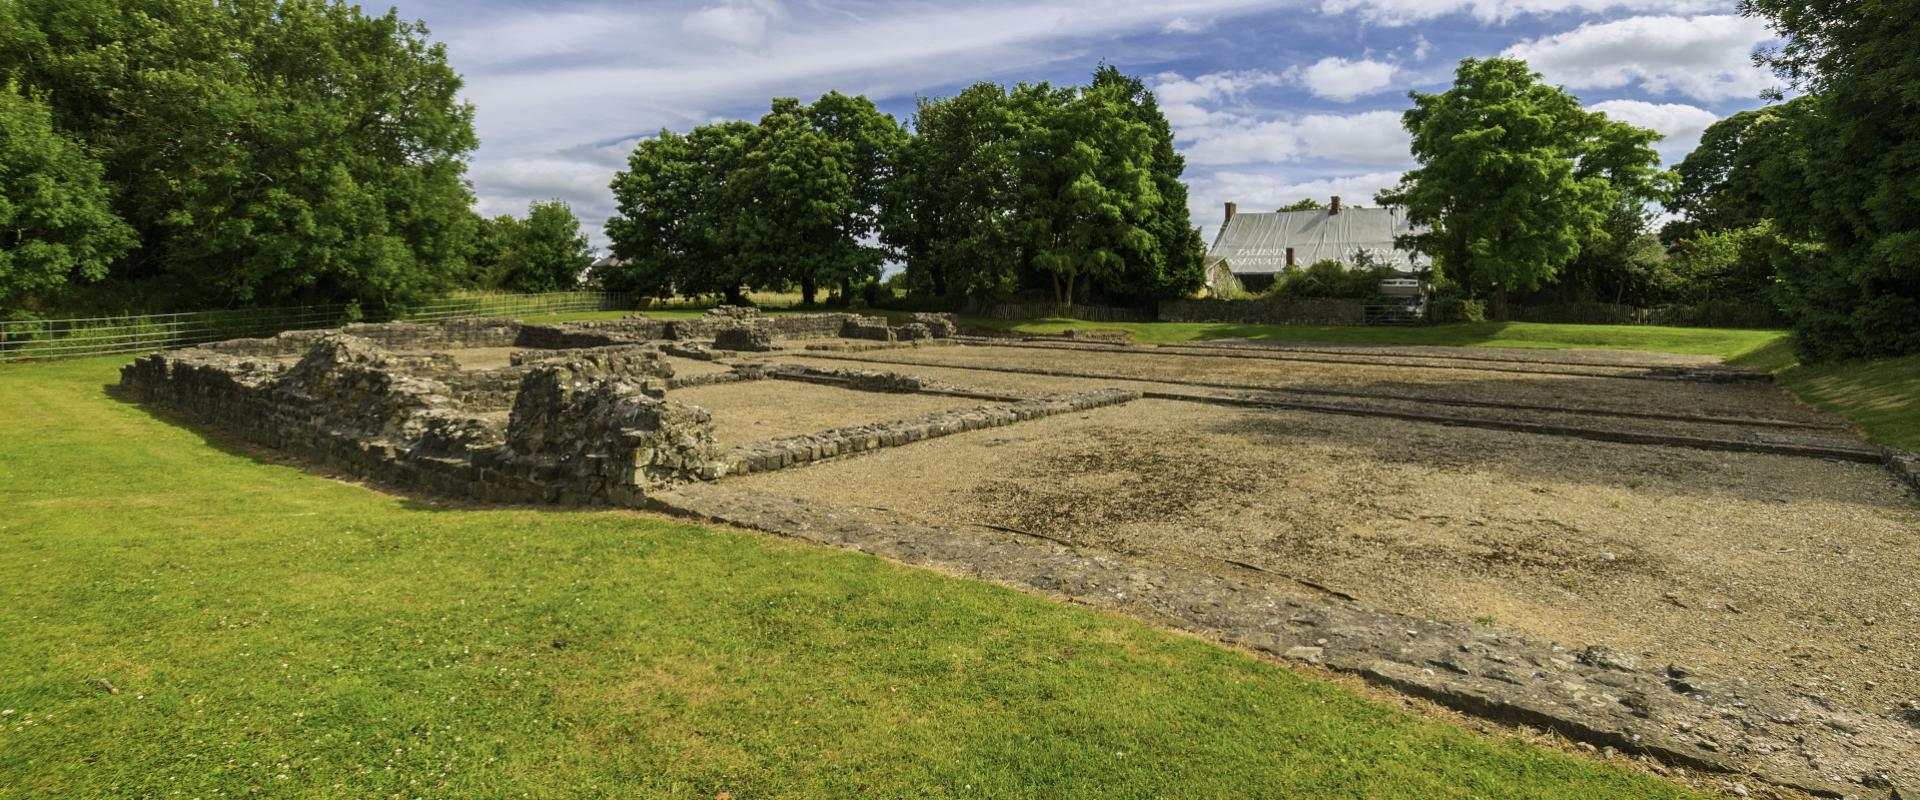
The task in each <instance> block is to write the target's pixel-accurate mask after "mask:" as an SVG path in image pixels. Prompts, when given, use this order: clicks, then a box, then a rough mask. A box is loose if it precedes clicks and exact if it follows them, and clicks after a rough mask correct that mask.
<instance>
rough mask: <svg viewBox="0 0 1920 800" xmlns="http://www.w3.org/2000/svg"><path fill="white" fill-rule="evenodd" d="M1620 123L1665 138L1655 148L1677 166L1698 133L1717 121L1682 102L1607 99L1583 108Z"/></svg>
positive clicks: (1694, 142) (1698, 139)
mask: <svg viewBox="0 0 1920 800" xmlns="http://www.w3.org/2000/svg"><path fill="white" fill-rule="evenodd" d="M1587 108H1588V109H1590V110H1593V111H1598V112H1601V113H1603V114H1606V115H1607V116H1609V117H1612V118H1614V119H1617V120H1620V121H1621V122H1626V123H1630V124H1633V125H1638V126H1640V127H1642V128H1652V129H1653V130H1655V131H1658V132H1660V134H1661V135H1663V136H1665V137H1666V138H1664V139H1661V140H1660V142H1659V144H1657V145H1655V149H1657V150H1659V151H1660V158H1661V160H1662V161H1664V162H1666V163H1667V164H1668V165H1673V164H1677V163H1679V162H1680V159H1682V158H1685V157H1686V155H1687V153H1690V152H1692V151H1693V148H1694V147H1696V146H1698V145H1699V144H1700V134H1702V133H1704V132H1706V130H1707V126H1709V125H1712V124H1713V123H1715V122H1718V121H1719V120H1720V117H1719V115H1717V114H1715V113H1713V112H1711V111H1708V110H1706V109H1704V108H1701V107H1699V106H1690V105H1687V104H1685V103H1649V102H1647V101H1645V100H1608V101H1606V102H1602V103H1594V104H1593V105H1591V106H1588V107H1587Z"/></svg>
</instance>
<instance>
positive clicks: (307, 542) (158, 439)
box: [0, 359, 1683, 798]
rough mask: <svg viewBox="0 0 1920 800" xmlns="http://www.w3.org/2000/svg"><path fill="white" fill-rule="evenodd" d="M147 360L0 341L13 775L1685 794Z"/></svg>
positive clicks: (206, 787) (66, 783) (704, 791)
mask: <svg viewBox="0 0 1920 800" xmlns="http://www.w3.org/2000/svg"><path fill="white" fill-rule="evenodd" d="M118 363H119V362H118V361H117V360H112V359H94V360H87V361H72V362H60V363H52V364H33V365H8V366H0V775H4V776H5V778H6V779H5V780H4V781H0V796H18V797H28V796H33V797H99V796H123V797H134V796H156V797H157V796H174V795H175V794H176V793H177V794H178V795H179V796H182V797H195V796H199V797H213V796H220V795H223V794H224V795H226V796H233V795H240V794H257V795H260V796H270V797H321V796H326V797H346V796H356V797H357V796H375V795H379V796H403V797H414V796H437V797H473V796H488V797H505V796H516V797H518V796H529V797H582V796H647V797H688V798H713V797H716V796H728V795H730V796H732V797H735V798H751V797H766V796H789V797H845V796H870V797H897V796H921V797H946V796H962V795H968V796H993V797H1219V796H1235V795H1245V794H1248V793H1255V794H1262V795H1268V796H1295V797H1332V796H1339V797H1383V798H1387V797H1392V798H1399V797H1423V798H1425V797H1566V798H1572V797H1608V798H1656V797H1676V796H1683V795H1682V793H1681V792H1679V791H1678V790H1676V789H1675V788H1673V787H1671V786H1669V785H1666V784H1663V783H1659V782H1656V781H1654V780H1651V779H1648V778H1645V777H1641V776H1637V775H1632V774H1628V773H1625V772H1622V771H1619V770H1615V769H1612V768H1609V767H1607V766H1606V765H1603V764H1598V763H1593V762H1588V761H1584V760H1579V759H1573V758H1568V757H1565V756H1561V755H1556V754H1553V753H1549V752H1544V751H1541V750H1538V749H1533V748H1529V747H1526V746H1523V745H1521V744H1518V743H1516V742H1513V741H1509V740H1490V739H1487V738H1483V737H1479V736H1475V735H1472V734H1469V733H1466V732H1464V731H1461V730H1459V729H1456V728H1452V727H1449V726H1445V725H1441V724H1437V723H1433V722H1428V721H1423V720H1420V719H1416V718H1413V717H1410V716H1408V715H1406V714H1404V713H1400V712H1397V711H1393V710H1390V709H1387V708H1384V707H1381V706H1378V705H1374V704H1371V703H1369V702H1366V701H1364V700H1362V699H1361V698H1359V697H1357V696H1356V695H1354V694H1352V693H1350V692H1348V691H1345V690H1342V689H1339V688H1336V687H1331V686H1328V685H1324V684H1320V683H1315V682H1313V681H1309V680H1306V679H1304V678H1301V677H1298V676H1296V675H1294V674H1293V673H1291V672H1289V671H1287V670H1285V669H1281V668H1278V667H1276V666H1273V665H1271V664H1267V663H1264V662H1261V661H1258V660H1256V659H1253V658H1250V657H1247V656H1244V655H1241V654H1238V653H1235V652H1231V651H1227V650H1223V649H1220V648H1217V647H1214V646H1211V645H1208V644H1205V643H1202V642H1198V641H1195V640H1192V639H1189V638H1185V637H1181V636H1175V635H1170V634H1165V633H1161V632H1158V631H1155V630H1152V629H1150V628H1147V627H1145V626H1142V625H1138V624H1134V623H1131V622H1127V621H1123V620H1117V619H1114V618H1111V617H1107V616H1103V615H1100V614H1096V613H1092V612H1089V611H1086V610H1083V609H1076V608H1072V607H1067V606H1061V605H1056V604H1053V603H1049V602H1046V601H1043V600H1040V599H1037V598H1033V597H1029V596H1026V595H1022V594H1018V593H1015V592H1012V591H1008V590H1005V589H1000V588H997V587H993V586H990V585H985V584H980V583H974V582H969V581H963V580H957V579H952V578H946V577H942V576H938V575H934V574H932V573H928V572H924V571H919V570H914V569H908V568H904V567H900V566H896V565H893V564H889V563H887V562H884V561H881V560H878V559H875V558H871V557H867V556H862V555H859V554H854V553H849V552H842V551H835V550H826V549H820V548H813V547H806V546H800V545H795V544H792V543H788V542H783V541H778V540H773V539H768V538H765V537H760V536H753V535H746V534H739V533H732V532H726V531H718V530H712V529H707V528H702V527H696V526H691V525H683V524H677V523H673V522H669V521H663V520H659V519H654V518H649V517H643V516H639V515H634V514H629V513H623V512H578V511H559V510H511V509H510V510H446V509H441V508H436V507H432V506H428V505H423V504H420V503H417V502H413V501H408V500H403V499H397V498H393V497H388V496H383V495H379V494H375V493H373V492H370V491H367V490H364V489H361V488H358V487H354V486H349V485H344V484H340V483H336V482H332V481H328V480H324V479H320V478H316V477H313V476H310V475H307V474H305V473H302V472H300V471H297V470H295V469H292V468H289V467H284V466H276V465H273V464H268V463H262V462H260V461H258V460H255V459H254V458H252V457H249V455H247V454H246V453H244V452H240V451H237V450H234V449H229V448H225V447H222V446H221V445H219V444H217V443H213V442H209V441H208V440H207V439H205V438H203V437H202V436H201V435H199V434H197V433H195V432H194V431H193V430H190V429H187V428H184V427H180V426H178V425H175V424H171V423H169V422H166V421H163V420H160V419H157V418H155V417H153V416H152V415H150V414H148V413H147V412H146V411H145V410H143V409H141V408H139V407H136V406H133V405H129V404H126V403H122V402H119V401H116V400H114V399H111V398H110V397H109V396H108V395H107V394H106V392H105V391H104V389H103V384H106V383H109V382H110V381H112V380H114V379H115V367H116V366H117V365H118ZM109 687H111V688H109Z"/></svg>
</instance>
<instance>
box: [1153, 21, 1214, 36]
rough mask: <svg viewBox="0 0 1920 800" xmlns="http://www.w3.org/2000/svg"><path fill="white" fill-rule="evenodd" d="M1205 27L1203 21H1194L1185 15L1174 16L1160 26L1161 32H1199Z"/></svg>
mask: <svg viewBox="0 0 1920 800" xmlns="http://www.w3.org/2000/svg"><path fill="white" fill-rule="evenodd" d="M1206 29H1207V26H1206V24H1205V23H1200V22H1195V21H1193V20H1190V19H1187V18H1186V17H1174V18H1173V19H1170V20H1167V24H1165V25H1162V26H1160V32H1161V33H1199V32H1201V31H1204V30H1206Z"/></svg>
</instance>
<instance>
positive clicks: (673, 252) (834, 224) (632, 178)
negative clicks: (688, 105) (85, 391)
mask: <svg viewBox="0 0 1920 800" xmlns="http://www.w3.org/2000/svg"><path fill="white" fill-rule="evenodd" d="M905 137H906V134H905V132H904V131H902V130H901V129H900V126H899V125H898V123H896V122H895V121H894V120H893V118H892V117H890V116H888V115H886V114H882V113H880V111H879V109H877V108H875V107H874V105H873V103H872V102H871V101H869V100H867V99H866V98H864V97H847V96H845V95H842V94H839V93H837V92H836V93H829V94H827V95H826V96H824V97H821V98H820V99H819V100H818V101H817V102H815V103H814V104H813V105H812V106H806V105H802V104H801V103H800V101H798V100H795V99H793V98H780V99H776V100H774V101H773V106H772V109H771V110H770V111H769V112H768V113H767V114H766V115H765V116H764V117H762V118H761V119H760V121H759V123H758V124H752V123H746V122H729V123H721V124H716V125H705V126H701V127H698V128H695V129H694V130H693V131H692V132H690V133H688V134H687V135H686V136H679V135H676V134H673V133H671V132H666V131H662V132H661V134H660V136H659V137H657V138H655V139H650V140H647V141H644V142H641V143H640V144H639V146H637V147H636V148H635V149H634V152H633V155H632V156H631V157H630V158H629V159H628V165H627V166H628V168H627V170H626V171H625V172H622V173H620V174H619V175H618V176H616V177H615V178H614V182H613V190H614V198H615V200H616V201H617V203H618V213H617V214H616V216H614V217H613V218H612V219H610V220H608V222H607V235H608V237H609V238H611V239H612V240H613V250H614V255H616V256H618V257H619V258H621V259H623V260H625V261H626V262H627V266H626V268H625V269H624V270H622V271H621V272H619V273H617V274H616V275H613V276H609V278H608V280H609V281H611V285H615V286H619V287H622V288H633V289H639V290H642V291H647V292H652V293H656V294H660V295H662V296H664V295H666V294H668V293H671V292H679V293H681V294H688V295H693V294H705V293H712V292H717V293H721V294H724V295H726V296H727V298H728V299H729V300H730V301H731V302H741V301H743V299H744V298H743V296H742V295H741V293H740V290H741V288H742V287H745V286H768V287H774V286H798V287H799V289H800V292H801V295H802V298H803V299H804V300H805V302H808V303H812V302H814V299H815V297H816V296H817V295H818V293H819V290H820V289H821V288H822V287H825V286H831V285H836V284H837V285H839V286H840V287H841V292H842V296H843V297H844V296H849V295H850V294H851V292H852V289H853V287H854V286H856V285H863V284H867V283H871V282H872V281H874V280H876V279H877V278H878V277H879V274H880V267H881V264H882V263H883V262H884V260H885V251H884V250H883V249H882V248H881V246H880V245H879V240H878V229H879V225H880V217H881V213H882V212H881V206H882V204H883V203H884V202H885V199H886V197H887V193H888V185H889V183H890V181H891V180H892V178H893V175H894V172H895V164H896V162H897V160H898V157H899V150H900V147H901V145H902V143H903V140H904V139H905Z"/></svg>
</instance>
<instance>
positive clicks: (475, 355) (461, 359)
mask: <svg viewBox="0 0 1920 800" xmlns="http://www.w3.org/2000/svg"><path fill="white" fill-rule="evenodd" d="M525 349H527V348H524V347H465V348H461V349H458V350H448V351H446V353H447V355H450V356H453V360H454V361H455V362H456V363H458V364H459V365H460V368H461V369H464V370H476V369H497V368H499V367H505V366H509V365H510V364H511V363H512V361H511V358H512V356H513V354H514V353H517V352H519V351H521V350H525Z"/></svg>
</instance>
